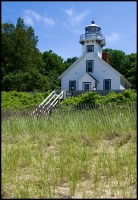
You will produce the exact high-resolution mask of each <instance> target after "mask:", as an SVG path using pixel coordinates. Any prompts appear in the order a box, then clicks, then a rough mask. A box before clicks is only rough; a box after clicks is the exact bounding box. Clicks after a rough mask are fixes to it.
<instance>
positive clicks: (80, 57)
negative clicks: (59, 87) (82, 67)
mask: <svg viewBox="0 0 138 200" xmlns="http://www.w3.org/2000/svg"><path fill="white" fill-rule="evenodd" d="M84 55H85V53H84V54H83V55H82V56H81V57H80V58H78V60H76V61H75V62H74V63H73V64H72V65H71V66H70V67H69V68H68V69H66V71H64V72H63V73H62V74H61V75H60V76H59V77H58V79H61V77H62V76H63V75H64V74H66V73H67V72H68V71H69V70H70V69H71V68H72V67H73V66H74V65H76V63H77V62H79V61H80V60H81V59H82V58H83V57H84Z"/></svg>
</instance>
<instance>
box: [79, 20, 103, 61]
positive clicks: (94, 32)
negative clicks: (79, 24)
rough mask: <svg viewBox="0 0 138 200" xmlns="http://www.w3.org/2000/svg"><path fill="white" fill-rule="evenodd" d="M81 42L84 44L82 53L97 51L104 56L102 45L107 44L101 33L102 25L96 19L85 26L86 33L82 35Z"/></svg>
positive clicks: (100, 55)
mask: <svg viewBox="0 0 138 200" xmlns="http://www.w3.org/2000/svg"><path fill="white" fill-rule="evenodd" d="M79 42H80V44H81V45H82V54H85V53H86V54H89V53H93V52H94V53H96V54H97V55H98V56H99V57H100V58H102V47H103V46H105V45H106V43H105V38H104V36H103V35H102V33H101V28H100V26H98V25H96V24H95V22H94V21H92V22H91V24H90V25H89V26H87V27H86V28H85V34H82V35H80V40H79Z"/></svg>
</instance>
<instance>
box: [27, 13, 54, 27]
mask: <svg viewBox="0 0 138 200" xmlns="http://www.w3.org/2000/svg"><path fill="white" fill-rule="evenodd" d="M35 21H37V22H40V21H41V22H44V23H45V24H46V25H49V26H53V25H54V24H55V23H54V20H53V19H51V18H47V17H43V16H42V15H39V14H38V13H36V12H34V11H32V10H24V22H25V23H27V24H30V25H33V24H34V22H35Z"/></svg>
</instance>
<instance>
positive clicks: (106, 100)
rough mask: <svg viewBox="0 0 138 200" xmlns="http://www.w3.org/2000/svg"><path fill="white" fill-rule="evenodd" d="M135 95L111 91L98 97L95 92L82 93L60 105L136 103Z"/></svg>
mask: <svg viewBox="0 0 138 200" xmlns="http://www.w3.org/2000/svg"><path fill="white" fill-rule="evenodd" d="M136 98H137V93H136V92H134V91H133V90H130V89H129V90H124V91H123V92H121V93H118V94H116V93H115V92H113V91H111V92H110V93H109V94H107V95H105V96H101V95H99V94H98V93H97V92H89V93H84V94H83V93H82V94H80V95H78V96H77V97H68V98H66V99H65V100H64V101H63V102H61V104H65V105H78V104H79V103H93V104H110V103H117V104H118V103H131V102H134V101H136Z"/></svg>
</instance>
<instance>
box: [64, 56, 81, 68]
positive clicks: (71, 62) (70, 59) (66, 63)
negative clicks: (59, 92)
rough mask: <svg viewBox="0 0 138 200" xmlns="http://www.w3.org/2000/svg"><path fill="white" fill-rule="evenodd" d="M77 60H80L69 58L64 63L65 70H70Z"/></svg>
mask: <svg viewBox="0 0 138 200" xmlns="http://www.w3.org/2000/svg"><path fill="white" fill-rule="evenodd" d="M76 60H78V58H77V57H76V56H75V57H73V58H67V60H66V61H64V65H65V70H66V69H68V68H69V67H70V66H71V65H72V64H73V63H74V62H75V61H76Z"/></svg>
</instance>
